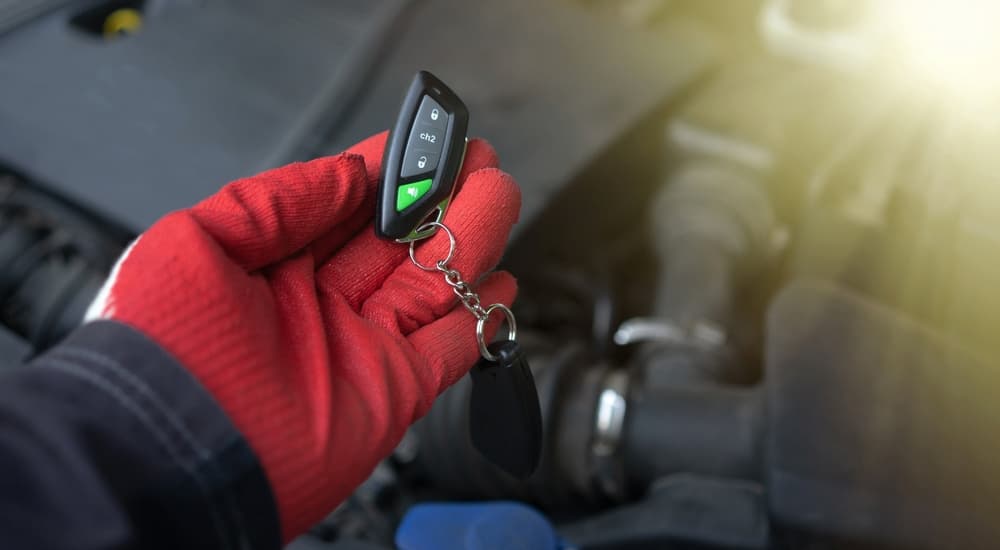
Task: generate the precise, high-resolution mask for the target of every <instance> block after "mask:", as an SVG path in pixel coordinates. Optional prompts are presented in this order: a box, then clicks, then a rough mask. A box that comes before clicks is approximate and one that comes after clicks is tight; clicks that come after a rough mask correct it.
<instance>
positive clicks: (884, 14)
mask: <svg viewBox="0 0 1000 550" xmlns="http://www.w3.org/2000/svg"><path fill="white" fill-rule="evenodd" d="M874 4H875V6H876V7H877V10H878V12H879V13H878V20H879V26H880V27H882V28H883V29H884V31H885V35H886V36H887V38H888V39H889V40H890V46H891V51H892V52H893V53H892V59H891V60H890V62H892V63H893V64H894V65H896V66H897V67H898V68H900V69H902V70H903V71H905V73H906V74H907V75H908V76H914V77H917V78H919V79H921V80H926V84H928V85H930V86H932V87H933V88H934V90H935V91H937V90H941V89H945V90H948V91H955V92H959V93H961V94H962V95H967V94H969V93H977V92H985V91H990V92H996V91H998V90H1000V1H997V0H876V1H875V2H874Z"/></svg>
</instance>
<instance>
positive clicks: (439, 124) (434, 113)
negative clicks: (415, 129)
mask: <svg viewBox="0 0 1000 550" xmlns="http://www.w3.org/2000/svg"><path fill="white" fill-rule="evenodd" d="M414 125H415V126H430V127H432V128H437V129H438V130H444V129H445V128H447V127H448V114H447V113H445V111H444V109H443V108H442V107H441V105H439V104H438V102H437V101H434V100H433V99H431V97H430V96H426V95H425V96H424V98H423V99H422V100H421V101H420V108H419V109H418V110H417V120H416V121H415V122H414Z"/></svg>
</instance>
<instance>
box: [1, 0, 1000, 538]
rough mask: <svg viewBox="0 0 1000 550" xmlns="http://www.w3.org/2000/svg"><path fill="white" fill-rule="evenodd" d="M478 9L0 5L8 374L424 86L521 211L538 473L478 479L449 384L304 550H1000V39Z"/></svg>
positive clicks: (687, 12)
mask: <svg viewBox="0 0 1000 550" xmlns="http://www.w3.org/2000/svg"><path fill="white" fill-rule="evenodd" d="M472 4H473V3H468V2H461V1H460V0H426V1H407V0H384V1H382V2H365V1H363V0H353V1H344V2H328V1H322V0H295V1H287V2H280V3H278V2H266V1H264V0H259V1H257V0H255V1H247V2H242V3H239V4H230V3H226V2H218V1H210V0H202V1H195V0H174V1H170V0H146V1H136V0H132V1H110V2H107V1H105V2H92V1H78V2H70V1H51V0H49V1H45V0H30V1H29V0H13V1H8V2H6V3H0V81H2V85H0V322H2V323H0V353H2V354H4V356H5V357H22V358H26V357H30V356H31V355H32V354H34V353H37V352H38V351H41V350H43V349H45V348H46V347H48V346H49V345H51V344H52V343H54V342H55V341H57V340H58V339H59V338H60V337H62V336H64V335H65V334H66V333H67V332H68V331H70V330H72V328H73V327H74V326H75V325H76V324H78V322H79V320H80V319H81V318H82V315H83V311H84V309H85V308H86V305H87V303H88V302H89V301H90V299H91V298H92V297H93V295H94V294H95V293H96V292H97V289H98V288H99V286H100V283H101V281H102V279H103V277H104V275H105V274H106V272H107V270H108V269H109V268H110V266H111V264H112V263H113V261H114V258H115V257H116V255H117V253H118V252H119V251H120V250H121V249H122V248H123V247H124V246H125V244H126V243H127V242H128V241H129V240H130V239H131V238H132V237H133V236H134V235H135V234H137V233H138V232H141V231H142V229H143V228H144V227H145V226H147V225H148V224H149V223H152V221H154V220H155V219H156V218H157V217H159V216H160V215H162V214H164V213H166V212H167V211H169V210H171V209H174V208H180V207H183V206H186V205H188V204H191V203H192V202H194V201H196V200H198V199H199V198H201V197H204V196H206V195H208V194H210V193H212V192H213V191H215V189H217V188H218V186H220V185H221V184H223V183H225V182H226V181H229V180H232V179H235V178H237V177H240V176H243V175H247V174H250V173H254V172H256V171H259V170H262V169H265V168H268V167H271V166H275V165H279V164H283V163H286V162H291V161H295V160H301V159H305V158H311V157H314V156H317V155H322V154H329V153H332V152H336V151H339V150H341V149H343V148H344V147H346V146H349V145H350V144H352V143H354V142H356V141H358V140H360V139H362V138H364V137H366V136H367V135H369V134H371V133H374V132H376V131H380V130H381V129H384V128H386V127H388V126H389V124H390V122H391V117H393V115H394V113H395V109H396V108H397V106H398V101H399V99H400V97H401V95H402V92H403V90H404V89H405V83H406V82H407V81H408V80H409V78H410V77H411V76H412V74H413V73H414V72H415V71H416V70H418V69H422V68H426V69H429V70H432V71H434V72H435V73H436V74H438V75H439V76H441V77H442V78H443V79H444V80H445V81H447V82H448V83H449V85H451V86H452V87H453V88H454V89H455V90H456V91H457V92H458V93H459V95H461V96H462V97H463V99H464V100H465V101H466V102H467V104H468V106H469V110H470V113H471V128H470V134H471V135H477V136H482V137H485V138H487V139H489V140H490V141H491V142H492V143H493V144H494V145H495V146H496V148H497V150H498V152H499V154H500V158H501V162H502V165H503V166H504V168H505V169H506V170H508V171H509V172H511V173H512V174H513V175H514V176H515V178H516V179H517V180H518V181H519V182H520V184H521V185H522V189H523V194H524V210H523V213H522V221H521V223H520V225H519V227H518V228H517V230H516V233H515V238H514V240H513V242H512V243H511V246H510V248H509V251H508V254H507V256H506V258H505V260H504V267H505V268H506V269H509V270H510V271H511V272H513V273H514V274H515V275H516V276H517V277H518V279H519V284H520V288H521V291H520V296H519V298H518V301H517V303H516V304H515V310H516V312H517V315H518V320H519V323H518V325H519V334H520V335H521V336H520V340H521V342H522V344H523V345H524V346H525V348H526V349H527V350H528V352H529V354H530V357H531V361H532V368H533V370H534V372H535V376H536V380H537V385H538V390H539V394H540V398H541V402H542V412H543V418H544V424H545V438H546V439H545V446H544V453H543V458H542V464H541V466H540V468H539V471H538V472H536V473H535V474H534V475H533V476H532V477H531V478H530V479H529V480H527V481H526V482H520V481H517V480H514V479H513V478H510V477H507V476H506V475H505V474H503V473H502V472H500V471H499V470H497V469H496V468H494V467H493V466H491V465H490V464H488V463H486V462H485V461H484V460H483V459H482V458H481V457H480V456H479V455H478V454H477V453H476V452H475V451H474V450H473V448H472V447H471V445H470V444H469V442H468V436H467V433H468V430H467V416H468V415H467V406H468V392H469V389H470V388H469V381H468V379H463V380H462V381H460V382H459V383H458V384H457V385H456V386H455V387H453V388H452V389H450V390H448V391H447V392H446V393H445V394H444V395H443V396H442V397H441V398H440V399H439V401H438V402H437V403H436V404H435V406H434V408H433V409H432V410H431V412H430V413H429V414H428V415H427V416H426V417H425V418H424V419H422V420H421V421H419V422H418V423H417V424H416V425H415V426H414V427H413V428H412V429H411V430H410V431H409V433H408V434H407V436H406V438H405V439H404V440H403V442H402V443H401V444H400V446H399V448H397V450H396V452H395V453H394V454H393V455H392V456H391V457H389V458H388V459H387V460H386V461H384V462H383V463H382V464H381V465H380V466H379V467H378V468H377V469H376V471H375V472H374V474H373V475H372V477H371V478H370V479H369V480H368V481H366V482H365V484H363V485H362V486H361V487H360V488H359V489H358V491H357V492H356V493H355V494H354V495H353V496H352V497H351V498H350V499H349V500H348V501H347V502H345V503H344V504H343V505H342V506H341V507H340V508H338V509H337V510H335V511H333V512H332V513H331V515H330V516H329V517H328V518H327V519H326V520H325V521H323V522H322V523H321V524H320V525H318V526H316V528H315V529H314V530H313V531H312V532H311V533H310V534H309V535H307V536H305V537H303V538H302V539H300V540H298V541H296V542H294V543H293V547H299V548H302V549H307V548H316V549H320V548H325V549H334V548H341V549H347V548H383V547H390V546H391V544H392V541H393V533H394V531H395V528H396V526H397V525H398V523H399V521H400V518H401V517H402V516H403V514H405V512H406V510H407V509H408V508H409V507H410V506H411V505H413V504H415V503H418V502H422V501H428V500H448V501H453V500H498V499H504V500H518V501H523V502H527V503H529V504H531V505H533V506H535V507H537V508H538V509H539V510H541V511H542V512H543V513H544V514H545V515H546V517H548V518H549V519H550V520H551V521H552V522H553V523H554V524H555V525H556V528H557V531H558V532H559V534H560V536H561V537H562V538H564V539H565V540H566V541H568V543H569V544H570V545H572V546H573V547H578V548H688V547H690V548H748V549H751V548H752V549H758V548H827V547H837V548H840V547H858V548H872V547H874V548H882V547H886V548H896V547H902V548H956V547H958V548H989V547H993V546H995V542H994V541H998V540H1000V525H997V522H995V521H994V520H993V517H995V516H996V514H997V513H998V512H1000V453H998V452H997V450H995V449H993V445H994V444H993V443H992V441H993V436H994V434H996V433H1000V400H998V399H997V398H996V395H997V393H998V392H1000V375H998V374H997V373H996V371H993V370H992V369H993V368H995V366H994V363H995V358H996V357H998V353H1000V344H998V340H997V339H996V338H995V336H994V335H993V329H994V327H997V326H1000V292H997V291H996V284H995V281H997V280H1000V261H997V260H996V259H995V258H998V257H1000V255H998V253H1000V224H998V223H996V220H997V219H998V217H997V214H998V213H1000V211H998V210H1000V209H998V206H1000V203H998V201H997V200H996V199H997V195H998V191H997V190H996V189H1000V188H996V186H995V184H994V181H993V180H994V179H995V176H994V175H993V171H992V170H990V168H989V167H990V166H991V165H993V164H994V163H995V162H996V161H995V160H994V156H995V152H994V151H995V150H996V148H997V146H1000V139H998V138H1000V134H998V131H997V130H998V129H997V123H995V122H993V121H994V120H998V119H1000V117H997V116H995V113H994V110H995V109H996V107H995V103H996V102H995V101H993V102H992V103H993V104H991V103H990V102H989V101H987V99H989V98H990V97H992V96H994V95H995V94H992V92H994V91H997V90H1000V80H997V78H998V77H995V76H994V75H993V74H991V72H990V71H989V70H988V69H989V68H990V62H989V60H990V59H993V58H995V57H991V56H995V54H996V53H998V52H1000V40H997V39H996V38H994V37H993V36H992V34H993V30H992V28H988V25H986V24H984V23H983V21H990V20H991V16H995V15H1000V9H998V8H994V7H992V6H991V5H990V3H989V2H985V1H983V0H964V1H962V2H952V3H943V2H942V3H939V4H936V3H934V2H926V3H919V2H918V3H916V4H913V3H908V2H904V1H903V0H891V1H885V2H877V1H875V0H869V1H864V0H854V1H846V2H826V1H822V2H812V1H804V0H803V1H796V0H763V1H758V2H745V3H739V4H732V3H725V4H722V3H702V2H697V1H694V0H688V1H682V0H676V1H670V0H618V1H612V0H586V1H582V0H581V1H570V0H553V1H545V2H532V1H530V0H516V1H509V2H502V3H491V4H490V5H489V7H484V6H477V5H472ZM925 4H926V5H925ZM122 10H128V11H129V12H130V13H133V14H135V16H136V17H137V18H138V19H136V20H137V21H138V20H141V22H142V23H141V27H139V26H138V25H136V26H135V27H134V28H129V29H124V30H123V29H111V31H110V32H109V29H108V27H107V25H108V21H109V20H110V19H109V17H110V16H111V15H112V14H114V13H122ZM992 20H996V19H995V18H993V19H992ZM119 31H122V32H119ZM124 31H129V32H124ZM984 34H985V38H983V36H982V35H984ZM921 48H925V49H921ZM956 60H958V61H956ZM991 79H992V81H991ZM991 426H992V428H991Z"/></svg>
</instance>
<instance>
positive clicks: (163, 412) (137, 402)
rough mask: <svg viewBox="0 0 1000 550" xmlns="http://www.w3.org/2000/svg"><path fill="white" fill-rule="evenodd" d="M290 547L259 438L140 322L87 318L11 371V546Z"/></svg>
mask: <svg viewBox="0 0 1000 550" xmlns="http://www.w3.org/2000/svg"><path fill="white" fill-rule="evenodd" d="M279 547H280V532H279V524H278V518H277V511H276V507H275V505H274V499H273V497H272V495H271V492H270V486H269V485H268V482H267V478H266V477H265V475H264V472H263V470H262V469H261V466H260V464H259V463H258V461H257V459H256V457H255V456H254V454H253V452H252V451H251V449H250V447H249V446H248V445H247V443H246V441H245V440H244V439H243V437H242V436H241V435H240V433H239V432H238V431H237V430H236V428H235V427H234V426H233V425H232V423H231V422H230V420H229V419H228V417H227V416H226V415H225V413H224V412H223V411H222V410H221V409H220V408H219V406H218V405H217V404H216V403H215V402H214V401H213V399H212V397H211V396H210V395H209V394H208V392H207V391H206V390H205V389H204V388H202V387H201V386H200V385H199V383H198V382H197V381H196V380H195V379H194V378H193V377H192V376H191V375H189V374H188V373H187V371H186V370H185V369H184V368H183V367H182V366H181V365H179V364H178V363H177V361H176V360H174V359H173V358H172V357H170V356H169V355H168V354H167V353H166V352H164V351H163V350H162V349H160V348H159V347H158V346H157V345H156V344H154V343H153V342H151V341H149V340H148V339H147V338H145V337H144V336H143V335H142V334H140V333H138V332H137V331H135V330H133V329H131V328H129V327H126V326H124V325H121V324H118V323H112V322H99V323H92V324H88V325H85V326H83V327H81V328H80V329H79V330H78V331H77V332H75V333H74V334H73V335H72V336H70V337H69V338H68V339H67V340H66V341H65V342H63V343H62V344H60V345H58V346H56V347H55V348H53V349H52V350H50V351H49V352H47V353H46V354H45V355H43V356H40V357H38V358H36V359H34V360H33V361H32V362H31V363H29V364H27V365H22V366H18V367H15V368H13V369H8V370H6V371H4V372H2V373H0V548H3V549H20V548H26V549H32V550H37V549H64V548H66V549H68V548H73V549H79V550H105V549H131V548H170V549H180V548H184V549H190V548H213V549H223V550H225V549H233V550H235V549H268V550H270V549H275V548H279Z"/></svg>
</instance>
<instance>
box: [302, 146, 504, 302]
mask: <svg viewBox="0 0 1000 550" xmlns="http://www.w3.org/2000/svg"><path fill="white" fill-rule="evenodd" d="M496 166H497V155H496V151H494V150H493V147H491V146H490V144H489V143H487V142H486V141H484V140H481V139H474V140H472V141H470V142H469V147H468V149H467V150H466V153H465V162H464V164H463V165H462V171H461V173H460V174H459V177H458V181H459V187H458V189H457V190H456V198H455V202H457V201H458V197H459V196H460V195H461V190H462V187H464V182H465V181H467V180H468V178H469V175H470V174H472V173H474V172H477V171H479V170H482V169H483V168H496ZM453 204H454V203H453ZM452 208H454V206H453V207H452ZM374 212H375V206H374V202H372V206H371V209H370V211H369V212H368V214H369V216H368V217H369V218H371V215H372V214H374ZM451 216H452V214H451V213H449V215H448V217H449V219H451ZM404 260H405V261H408V260H407V246H406V245H404V244H400V243H397V242H392V241H385V240H383V239H379V238H378V237H376V236H375V226H374V224H372V223H369V224H368V225H367V226H366V227H365V228H364V229H362V231H361V232H360V233H357V234H356V236H355V237H354V238H353V239H352V240H350V241H349V242H347V244H345V245H344V246H343V247H342V248H341V249H340V250H337V252H336V254H335V255H334V256H333V257H331V258H329V260H328V261H327V262H326V263H325V264H324V265H323V266H322V267H321V268H320V271H319V273H318V274H317V280H318V281H319V284H320V285H321V288H323V289H324V291H326V292H337V293H340V294H341V295H343V296H344V297H345V298H347V301H348V303H350V304H351V307H353V308H354V309H355V311H357V310H359V309H360V307H361V303H362V302H363V301H364V300H365V299H366V298H368V297H369V296H371V295H372V293H373V292H375V291H376V290H377V289H378V288H379V287H381V286H382V284H383V283H384V282H385V280H386V278H388V277H389V275H390V274H391V273H392V272H393V271H394V270H395V269H396V268H397V267H398V266H399V265H400V264H402V263H403V261H404Z"/></svg>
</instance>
